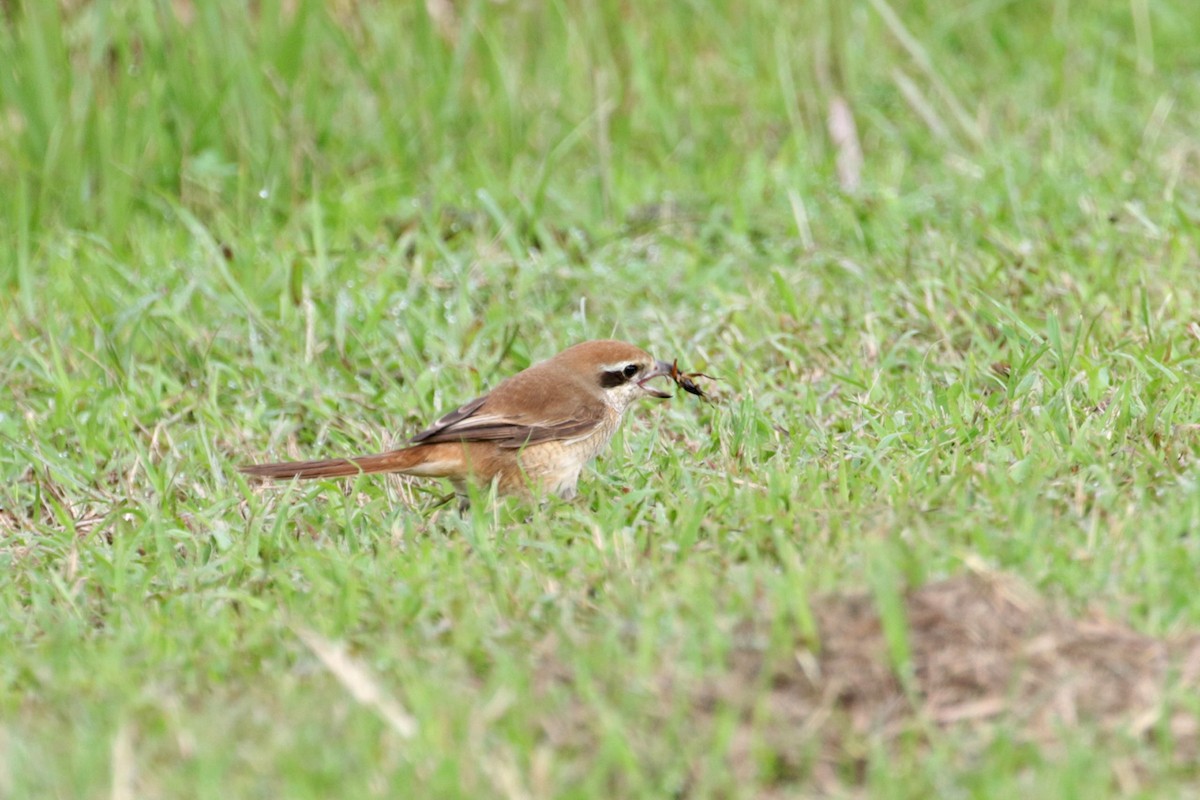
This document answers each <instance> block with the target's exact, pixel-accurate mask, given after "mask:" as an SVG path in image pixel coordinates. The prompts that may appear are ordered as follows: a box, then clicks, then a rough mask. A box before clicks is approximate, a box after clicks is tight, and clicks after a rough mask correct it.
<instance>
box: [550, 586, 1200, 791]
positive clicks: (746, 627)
mask: <svg viewBox="0 0 1200 800" xmlns="http://www.w3.org/2000/svg"><path fill="white" fill-rule="evenodd" d="M904 607H905V612H906V618H907V621H908V636H909V643H910V648H911V660H910V664H909V674H910V675H911V679H910V680H909V681H908V683H909V690H908V691H906V690H905V687H904V685H903V683H904V682H903V681H901V680H900V679H899V678H898V677H897V675H898V674H899V672H901V670H898V669H896V668H895V667H894V665H893V662H892V659H891V658H890V657H889V655H888V647H887V643H886V641H885V637H884V632H883V627H882V625H881V623H880V617H879V614H878V612H877V610H876V603H875V601H874V599H873V598H872V597H871V596H870V595H868V594H838V595H830V596H825V597H821V598H818V599H816V600H815V601H814V602H813V606H812V610H813V616H814V618H815V621H816V627H817V630H818V632H819V642H816V641H808V640H806V638H805V637H803V636H802V635H801V634H799V633H797V636H796V639H795V643H794V648H793V650H792V652H791V653H790V654H789V655H786V656H784V657H781V656H780V653H779V648H778V646H772V647H770V648H768V647H767V646H766V644H765V643H766V642H767V641H770V620H769V615H768V614H763V615H762V616H761V617H760V618H758V619H755V620H752V621H746V622H743V623H742V624H740V625H739V626H737V628H736V629H735V641H736V642H737V644H736V646H735V648H734V649H733V651H732V653H731V654H730V657H729V659H728V663H726V664H725V665H723V669H718V670H715V671H714V672H715V674H710V675H709V676H707V677H702V678H696V679H692V678H688V677H686V676H681V675H680V674H678V670H672V669H671V667H670V666H668V665H664V666H663V673H662V675H661V676H660V678H659V679H658V681H657V685H656V687H655V688H654V689H652V690H651V691H650V692H649V695H650V696H651V697H653V696H654V695H655V694H657V700H658V701H659V702H658V703H655V705H661V707H662V709H663V710H664V713H669V712H667V711H666V710H667V709H669V708H671V707H673V706H676V704H677V703H678V701H679V698H680V696H681V693H682V696H683V697H685V698H686V699H687V701H688V702H690V703H691V704H692V706H693V708H694V720H695V730H696V731H697V734H698V735H701V734H702V732H703V731H709V730H712V728H713V723H714V722H715V721H716V720H717V719H718V718H724V719H726V720H728V719H729V717H730V715H732V716H733V717H734V718H736V719H737V721H738V722H737V726H736V729H735V731H734V733H733V736H732V738H731V739H730V744H729V747H728V751H727V752H728V758H729V766H730V768H731V769H732V770H733V771H734V773H735V774H736V775H737V776H738V777H739V779H741V780H744V781H746V785H753V786H759V787H764V788H765V787H774V788H775V789H776V790H778V791H779V792H780V793H781V795H787V794H788V789H789V787H790V788H791V789H793V790H794V789H795V788H797V782H802V783H803V784H806V785H807V787H808V790H809V791H813V790H816V791H817V792H818V793H820V792H821V790H822V788H824V789H826V790H829V791H831V792H844V791H845V789H846V788H847V783H848V782H849V784H851V785H853V784H854V783H855V782H856V781H857V780H858V779H860V778H861V776H862V769H863V768H864V767H865V765H866V762H867V755H868V753H869V752H870V750H871V749H872V748H873V747H878V746H880V745H881V744H882V745H883V746H884V747H892V746H897V745H899V743H900V742H901V741H903V742H904V743H905V745H904V746H910V745H913V744H915V745H916V746H918V747H921V746H925V744H927V743H928V742H929V741H930V737H931V736H941V735H943V734H947V733H949V734H952V735H955V736H956V737H957V736H960V735H961V736H962V737H964V740H966V741H972V742H976V743H978V745H979V746H980V747H983V746H986V744H987V742H988V741H989V740H990V738H991V737H992V736H993V735H994V733H995V732H996V731H997V730H1000V729H1001V727H1002V729H1003V730H1005V731H1006V732H1007V734H1008V735H1013V736H1016V737H1017V739H1018V740H1020V741H1024V742H1028V743H1029V744H1031V745H1036V746H1039V747H1044V748H1053V747H1054V746H1055V745H1056V744H1057V743H1059V742H1060V741H1061V740H1062V738H1063V736H1064V735H1065V734H1067V733H1069V732H1070V731H1073V730H1078V729H1079V728H1080V727H1081V726H1086V727H1087V728H1088V729H1089V730H1092V731H1096V732H1098V734H1099V735H1101V736H1109V735H1111V736H1126V737H1133V738H1135V739H1140V740H1143V741H1145V740H1151V739H1153V738H1154V737H1158V736H1164V735H1165V736H1169V737H1170V739H1171V742H1172V745H1171V747H1172V750H1173V752H1174V753H1176V754H1177V757H1179V758H1181V759H1184V758H1186V759H1191V758H1194V757H1195V756H1196V753H1197V740H1198V733H1200V719H1198V717H1197V708H1198V706H1197V704H1196V703H1195V702H1194V701H1193V702H1191V703H1186V702H1185V703H1180V702H1178V701H1179V699H1180V698H1182V697H1188V696H1190V697H1192V698H1193V699H1194V698H1195V697H1196V696H1197V692H1196V690H1197V689H1198V688H1200V634H1190V635H1186V636H1179V637H1175V638H1170V639H1166V638H1156V637H1153V636H1148V635H1145V634H1141V633H1138V632H1136V631H1134V630H1132V629H1131V628H1129V627H1128V626H1126V625H1124V624H1122V623H1120V622H1116V621H1113V620H1109V619H1106V618H1104V617H1102V616H1099V615H1089V616H1085V617H1082V618H1077V617H1073V616H1071V615H1068V614H1065V613H1062V612H1061V611H1059V610H1057V609H1056V608H1055V607H1053V605H1052V604H1050V603H1047V602H1045V601H1044V600H1042V599H1041V598H1039V597H1038V596H1036V595H1035V594H1034V593H1033V592H1031V591H1030V590H1028V589H1026V588H1025V587H1023V585H1022V584H1020V583H1019V582H1017V581H1016V580H1014V579H1012V578H1008V577H1005V576H999V575H994V574H987V575H980V574H969V575H965V576H960V577H955V578H951V579H948V580H942V581H938V582H935V583H931V584H928V585H926V586H923V587H920V588H918V589H913V590H911V591H909V592H908V593H907V594H906V595H905V597H904ZM775 640H776V642H777V641H778V631H777V630H776V639H775ZM768 650H769V651H770V652H768ZM543 655H549V654H548V653H545V652H544V653H543ZM543 663H544V664H546V663H548V662H545V661H544V662H543ZM543 676H544V677H552V682H554V683H557V684H558V685H559V687H562V686H563V683H569V682H570V678H569V676H568V675H567V674H566V673H565V672H564V671H562V665H561V663H559V664H558V665H557V668H554V669H550V670H549V671H548V672H544V673H543ZM1189 705H1190V708H1189V707H1188V706H1189ZM590 716H591V714H590V713H589V712H588V711H586V710H584V709H582V708H575V709H574V710H573V711H572V712H571V713H569V714H568V717H570V718H571V719H570V720H569V722H568V721H567V720H563V719H559V720H557V721H556V722H551V723H549V724H548V725H547V729H546V730H547V733H548V734H550V738H551V740H552V741H553V740H555V739H559V741H560V743H562V744H567V742H565V741H564V740H563V739H562V736H561V735H562V734H564V733H567V732H568V731H569V732H570V735H569V736H568V737H567V738H569V739H571V740H572V741H571V742H570V744H573V745H581V744H583V742H582V741H581V738H580V735H581V734H582V735H584V736H586V735H587V734H586V731H588V729H592V730H593V731H594V727H593V725H592V724H590V723H591V721H590V720H589V719H588V717H590ZM651 716H654V713H653V712H651ZM676 718H677V713H676ZM564 722H567V725H566V726H565V727H564V725H563V724H562V723H564ZM556 734H558V735H556ZM648 738H651V739H652V738H653V737H648ZM1049 752H1053V751H1052V750H1050V751H1049ZM696 769H697V770H703V769H705V766H704V765H696ZM1125 769H1126V770H1127V771H1128V772H1129V773H1130V774H1131V775H1133V776H1134V777H1133V778H1131V779H1132V780H1134V781H1135V782H1136V772H1137V765H1136V764H1127V765H1126V767H1125Z"/></svg>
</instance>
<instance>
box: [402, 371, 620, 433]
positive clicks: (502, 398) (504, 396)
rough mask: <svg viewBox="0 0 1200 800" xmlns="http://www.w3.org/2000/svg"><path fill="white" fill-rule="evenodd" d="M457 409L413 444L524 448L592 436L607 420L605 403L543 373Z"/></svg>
mask: <svg viewBox="0 0 1200 800" xmlns="http://www.w3.org/2000/svg"><path fill="white" fill-rule="evenodd" d="M517 377H522V378H524V379H523V380H522V381H520V382H517V381H515V380H513V379H510V380H508V381H505V382H504V383H501V384H500V385H499V386H497V387H496V388H495V389H494V390H492V392H491V393H490V394H486V395H484V396H483V397H478V398H476V399H474V400H472V401H471V402H469V403H467V404H466V405H464V406H460V407H459V408H457V409H455V410H454V411H451V412H450V413H449V414H447V415H445V416H444V417H442V418H441V419H439V420H438V421H437V422H435V423H433V424H432V425H430V426H429V427H428V428H426V429H425V430H423V431H421V432H420V433H418V434H417V435H416V436H414V437H412V439H411V440H410V441H411V443H412V444H437V443H439V442H494V443H495V444H497V445H498V446H500V447H505V448H520V447H525V446H526V445H530V444H537V443H538V442H552V441H560V440H563V439H575V438H578V437H581V436H586V435H588V434H590V433H591V432H592V431H593V430H595V429H596V427H597V426H598V425H600V424H601V422H603V420H604V418H605V415H606V413H607V411H608V408H607V406H606V405H605V403H604V401H603V400H601V399H600V398H598V397H595V396H593V395H590V394H588V393H584V392H580V391H579V390H578V388H576V387H574V386H571V385H566V386H564V385H563V384H561V383H558V382H555V381H553V380H551V379H545V380H538V378H539V377H541V376H538V375H536V374H535V375H531V376H527V375H526V374H525V373H522V375H520V376H517Z"/></svg>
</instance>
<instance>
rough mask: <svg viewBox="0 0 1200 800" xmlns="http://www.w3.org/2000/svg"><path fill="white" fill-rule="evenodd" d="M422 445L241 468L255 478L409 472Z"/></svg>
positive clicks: (418, 455)
mask: <svg viewBox="0 0 1200 800" xmlns="http://www.w3.org/2000/svg"><path fill="white" fill-rule="evenodd" d="M419 450H420V448H417V447H409V448H406V449H404V450H392V451H390V452H387V453H379V454H378V455H373V456H355V457H354V458H332V459H329V460H327V461H287V462H283V463H280V464H252V465H250V466H247V467H239V468H238V471H239V472H242V473H243V474H246V475H250V476H252V477H255V478H275V479H278V480H287V479H289V478H303V479H310V478H346V477H350V476H352V475H361V474H364V473H369V472H406V471H408V470H411V469H413V468H414V467H416V466H418V465H419V464H420V463H421V462H422V461H423V458H422V455H421V454H420V453H418V452H417V451H419Z"/></svg>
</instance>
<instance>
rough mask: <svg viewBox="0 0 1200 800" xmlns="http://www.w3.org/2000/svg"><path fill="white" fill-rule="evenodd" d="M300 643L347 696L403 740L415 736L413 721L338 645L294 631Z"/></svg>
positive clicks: (307, 633) (415, 726)
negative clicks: (335, 680)
mask: <svg viewBox="0 0 1200 800" xmlns="http://www.w3.org/2000/svg"><path fill="white" fill-rule="evenodd" d="M294 630H295V632H296V635H297V636H298V637H300V641H302V642H304V645H305V646H306V647H307V648H308V649H309V650H311V651H312V653H313V655H315V656H316V657H317V658H319V659H321V663H322V664H324V665H325V668H326V669H328V670H329V671H330V672H331V673H332V674H333V677H335V678H337V680H338V683H340V684H342V686H344V687H345V688H346V690H347V691H348V692H350V696H351V697H353V698H354V699H355V700H357V701H358V702H359V703H361V704H362V705H364V706H366V707H368V708H370V709H371V710H372V711H374V712H375V713H376V714H378V715H379V716H380V717H381V718H382V719H383V721H384V722H386V723H387V724H388V726H389V727H391V729H392V730H394V731H395V732H396V733H398V734H399V735H400V736H401V737H403V738H405V739H411V738H412V737H413V736H415V735H416V733H417V721H416V720H415V719H413V718H412V716H410V715H409V713H408V712H407V711H405V710H404V709H403V708H401V706H400V704H399V703H398V702H397V701H396V700H395V699H394V698H392V697H391V696H389V695H388V694H387V692H385V691H384V690H383V687H382V686H380V685H379V682H378V681H377V680H376V679H375V676H374V675H372V674H371V672H370V670H368V669H367V668H366V667H365V666H363V665H362V664H361V663H359V662H358V661H356V660H355V659H353V658H351V656H350V654H349V653H347V652H346V649H345V647H343V646H342V645H340V644H338V643H336V642H331V641H329V640H328V639H326V638H325V637H324V636H321V635H320V634H318V633H315V632H314V631H310V630H307V629H305V628H295V629H294Z"/></svg>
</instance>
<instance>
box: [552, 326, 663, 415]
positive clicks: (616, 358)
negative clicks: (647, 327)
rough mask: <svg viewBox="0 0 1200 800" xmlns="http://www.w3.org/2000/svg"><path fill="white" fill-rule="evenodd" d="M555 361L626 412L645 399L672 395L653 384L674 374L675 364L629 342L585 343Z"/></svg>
mask: <svg viewBox="0 0 1200 800" xmlns="http://www.w3.org/2000/svg"><path fill="white" fill-rule="evenodd" d="M553 360H554V361H558V362H560V363H561V365H562V366H564V367H567V368H568V369H570V370H572V371H573V372H575V373H577V374H579V375H580V376H581V378H582V380H583V381H585V382H587V383H589V384H590V385H591V386H592V387H594V389H595V391H597V392H598V393H599V394H600V396H602V397H603V398H604V401H605V402H606V403H608V404H609V405H610V406H612V407H613V408H615V409H617V410H618V411H624V410H625V408H626V407H627V406H628V405H629V404H630V403H632V402H633V401H634V400H637V399H639V398H642V397H661V398H667V397H671V396H672V395H669V394H667V393H666V392H664V391H661V390H660V389H656V388H655V387H653V386H650V385H649V383H650V381H652V380H653V379H654V378H659V377H663V376H668V375H670V374H671V365H670V364H668V363H666V362H665V361H659V360H657V359H655V358H654V357H653V356H651V355H650V354H649V353H647V352H646V351H645V350H643V349H641V348H640V347H635V346H634V345H631V344H627V343H625V342H618V341H614V340H612V339H601V340H597V341H591V342H583V343H582V344H577V345H575V346H574V347H569V348H567V349H566V350H564V351H562V352H561V353H559V354H558V355H557V356H555V357H554V359H553Z"/></svg>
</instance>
